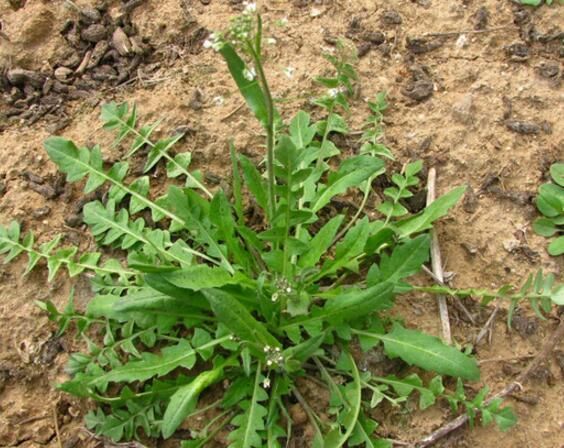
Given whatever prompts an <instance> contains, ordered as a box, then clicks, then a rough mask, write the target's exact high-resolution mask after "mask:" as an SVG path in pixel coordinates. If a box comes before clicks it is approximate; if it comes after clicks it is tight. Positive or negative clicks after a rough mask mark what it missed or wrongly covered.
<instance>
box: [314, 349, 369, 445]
mask: <svg viewBox="0 0 564 448" xmlns="http://www.w3.org/2000/svg"><path fill="white" fill-rule="evenodd" d="M346 355H347V356H348V358H349V363H350V366H351V374H352V378H353V384H352V388H351V389H350V390H348V391H347V392H348V393H347V394H346V399H347V403H346V409H345V410H344V411H342V412H343V415H342V416H341V415H340V416H339V417H340V418H339V423H340V426H342V427H343V428H345V432H344V433H342V432H341V428H340V426H339V427H337V428H335V429H333V430H331V431H329V433H328V434H327V435H326V436H325V439H324V443H323V447H324V448H341V447H342V446H343V445H344V444H345V443H346V442H347V440H348V439H349V437H351V435H352V433H353V431H354V429H355V427H356V423H357V421H358V416H359V414H360V406H361V401H362V400H361V399H362V397H361V392H362V386H361V382H360V374H359V372H358V368H357V367H356V363H355V361H354V358H353V357H352V355H351V354H350V353H348V352H347V353H346Z"/></svg>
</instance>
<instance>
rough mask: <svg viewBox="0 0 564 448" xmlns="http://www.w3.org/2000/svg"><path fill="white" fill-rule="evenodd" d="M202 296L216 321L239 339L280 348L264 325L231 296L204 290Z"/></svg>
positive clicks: (215, 290) (214, 290)
mask: <svg viewBox="0 0 564 448" xmlns="http://www.w3.org/2000/svg"><path fill="white" fill-rule="evenodd" d="M202 292H203V294H204V296H205V297H206V299H207V300H208V302H209V303H210V306H211V308H212V311H213V312H214V314H215V316H216V317H217V319H218V320H219V321H220V322H222V323H223V324H224V325H225V326H226V327H227V328H229V330H231V331H232V332H233V333H234V334H235V335H236V336H238V337H239V338H241V339H243V340H245V341H248V342H251V343H254V344H256V343H258V344H260V345H262V346H266V345H268V346H270V347H280V346H281V344H280V342H278V341H277V340H276V338H275V337H274V336H272V335H271V334H270V333H269V332H268V330H267V329H266V327H265V325H264V324H263V323H261V322H259V321H257V320H256V319H255V318H254V317H253V316H252V315H251V313H250V312H249V311H248V310H247V308H245V306H244V305H242V304H241V303H240V302H239V301H238V300H237V299H236V298H234V297H233V296H232V295H231V294H229V293H227V292H225V291H222V290H220V289H204V290H202Z"/></svg>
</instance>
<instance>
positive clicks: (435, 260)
mask: <svg viewBox="0 0 564 448" xmlns="http://www.w3.org/2000/svg"><path fill="white" fill-rule="evenodd" d="M436 179H437V171H436V170H435V168H431V169H430V170H429V175H428V177H427V207H428V206H429V205H431V203H432V202H433V201H434V200H435V183H436ZM431 266H432V269H433V274H434V275H435V277H436V278H437V280H438V281H440V282H444V275H443V266H442V263H441V249H440V247H439V238H438V237H437V232H436V231H435V229H431ZM437 300H438V302H439V315H440V318H441V326H442V329H443V340H444V341H445V342H446V343H447V344H449V345H450V344H452V335H451V332H450V320H449V317H448V307H447V302H446V298H445V297H444V296H438V297H437Z"/></svg>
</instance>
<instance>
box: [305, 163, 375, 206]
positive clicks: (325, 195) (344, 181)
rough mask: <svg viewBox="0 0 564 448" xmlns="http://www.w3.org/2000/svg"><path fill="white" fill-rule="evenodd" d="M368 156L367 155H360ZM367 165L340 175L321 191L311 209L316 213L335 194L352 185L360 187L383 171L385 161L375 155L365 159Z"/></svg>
mask: <svg viewBox="0 0 564 448" xmlns="http://www.w3.org/2000/svg"><path fill="white" fill-rule="evenodd" d="M358 157H367V156H358ZM365 162H366V163H365V165H364V166H361V167H358V169H355V170H353V171H351V172H348V173H347V174H345V175H343V176H341V177H339V178H338V179H337V180H336V181H335V182H333V183H332V184H330V185H328V186H327V187H326V188H324V189H323V190H321V191H320V193H319V195H318V196H317V197H316V198H315V199H314V200H313V203H312V204H311V210H312V211H313V212H314V213H316V212H318V211H319V210H321V209H322V208H323V207H324V206H325V205H327V204H328V203H329V201H331V198H332V197H333V196H336V195H338V194H342V193H344V192H345V191H347V190H348V189H349V188H351V187H359V186H360V184H361V183H362V182H363V181H365V180H366V179H368V178H369V177H371V176H376V175H377V174H378V173H383V172H384V170H385V168H384V162H383V161H382V160H380V159H377V158H374V157H368V158H366V159H365Z"/></svg>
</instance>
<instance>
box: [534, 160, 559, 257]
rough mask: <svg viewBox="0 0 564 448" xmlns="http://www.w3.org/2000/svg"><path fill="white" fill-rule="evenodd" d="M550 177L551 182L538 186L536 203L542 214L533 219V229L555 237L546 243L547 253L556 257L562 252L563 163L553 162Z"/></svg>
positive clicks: (548, 236) (543, 234) (541, 233)
mask: <svg viewBox="0 0 564 448" xmlns="http://www.w3.org/2000/svg"><path fill="white" fill-rule="evenodd" d="M550 177H551V178H552V182H549V183H545V184H543V185H541V186H540V188H539V194H538V196H537V199H536V204H537V209H538V210H539V212H541V213H542V215H543V216H542V217H541V218H537V219H536V220H535V222H534V223H533V229H534V231H535V232H536V233H538V234H539V235H542V236H544V237H547V238H551V237H556V238H554V239H553V240H552V241H551V242H550V244H549V245H548V253H549V254H550V255H553V256H555V257H556V256H558V255H562V254H564V235H562V233H564V163H554V164H553V165H552V166H551V167H550Z"/></svg>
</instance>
